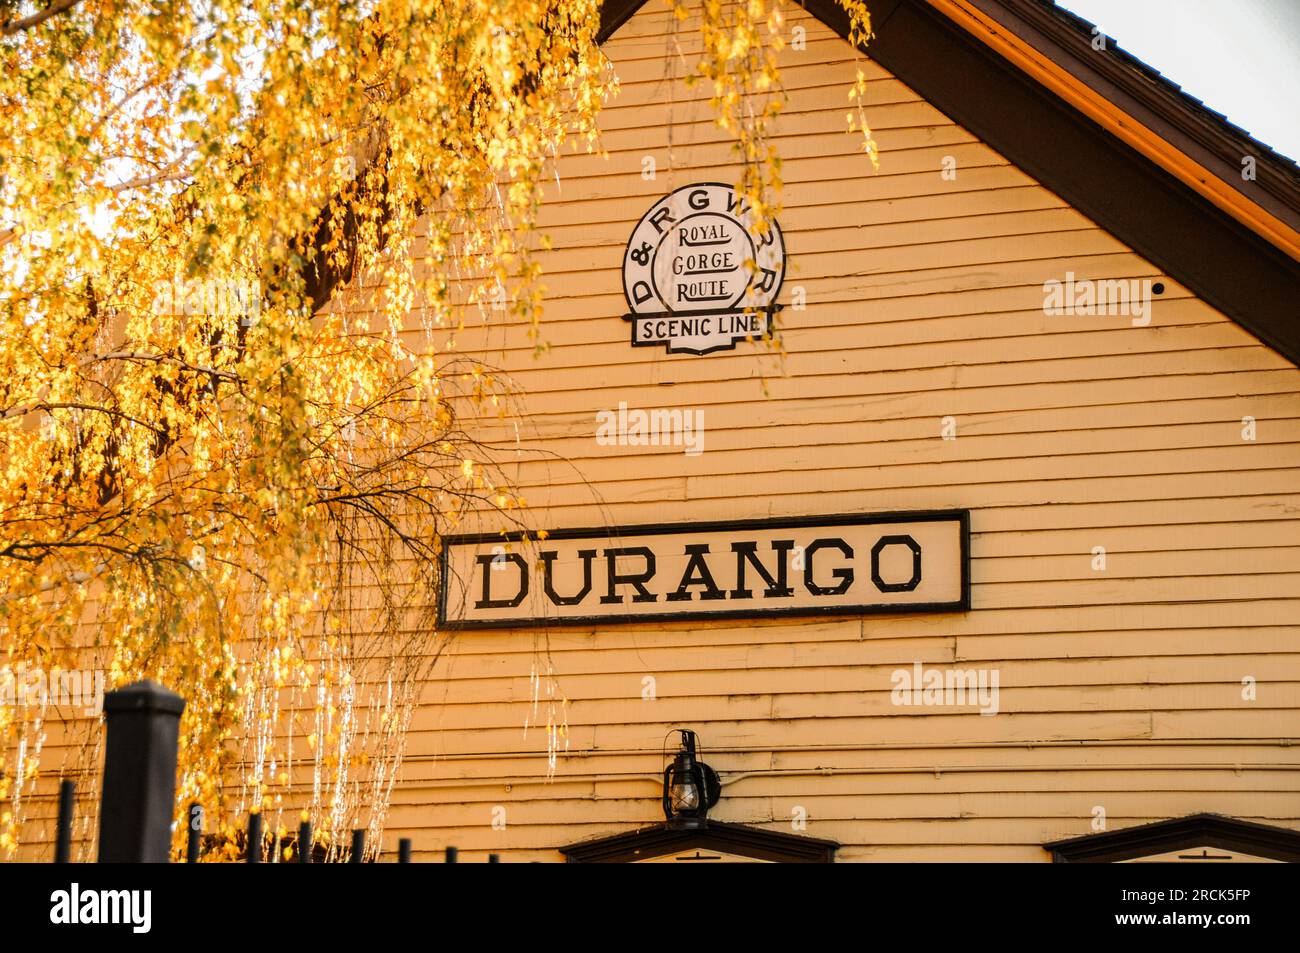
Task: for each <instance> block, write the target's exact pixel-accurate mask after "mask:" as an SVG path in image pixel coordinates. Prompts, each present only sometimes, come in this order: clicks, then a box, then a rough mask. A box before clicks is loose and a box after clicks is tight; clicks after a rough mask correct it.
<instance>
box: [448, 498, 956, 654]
mask: <svg viewBox="0 0 1300 953" xmlns="http://www.w3.org/2000/svg"><path fill="white" fill-rule="evenodd" d="M969 537H970V521H969V514H968V512H967V511H966V510H947V511H941V512H926V513H889V514H879V515H871V516H835V517H807V518H795V519H776V520H744V521H738V522H727V523H696V524H684V525H676V526H672V525H669V526H635V527H627V528H621V529H592V530H560V531H557V532H553V533H550V534H549V535H548V536H547V538H546V539H545V540H540V541H539V540H530V541H529V542H528V543H527V544H523V543H521V542H520V541H519V539H518V537H514V538H512V539H507V538H505V537H503V536H501V535H492V534H482V535H473V536H455V537H449V538H448V539H447V540H446V541H445V546H444V548H443V570H444V571H443V584H442V592H441V595H440V598H439V604H438V622H439V625H440V626H442V627H443V628H450V629H457V628H459V629H466V628H509V627H515V626H529V625H575V624H587V623H599V624H609V623H616V622H650V621H656V620H659V621H663V620H669V619H681V618H688V617H697V616H703V617H713V618H731V617H739V616H775V615H819V614H869V613H883V612H954V611H965V610H966V609H968V608H969V607H970V577H969V571H968V564H969V550H970V547H969Z"/></svg>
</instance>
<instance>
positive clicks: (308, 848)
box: [298, 821, 316, 864]
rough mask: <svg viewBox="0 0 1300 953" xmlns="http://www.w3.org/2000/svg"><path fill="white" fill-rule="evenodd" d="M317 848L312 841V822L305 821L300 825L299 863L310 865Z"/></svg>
mask: <svg viewBox="0 0 1300 953" xmlns="http://www.w3.org/2000/svg"><path fill="white" fill-rule="evenodd" d="M315 846H316V845H315V844H313V843H312V840H311V821H303V822H302V823H301V824H299V825H298V863H300V864H310V863H311V862H312V857H311V853H312V850H313V849H315Z"/></svg>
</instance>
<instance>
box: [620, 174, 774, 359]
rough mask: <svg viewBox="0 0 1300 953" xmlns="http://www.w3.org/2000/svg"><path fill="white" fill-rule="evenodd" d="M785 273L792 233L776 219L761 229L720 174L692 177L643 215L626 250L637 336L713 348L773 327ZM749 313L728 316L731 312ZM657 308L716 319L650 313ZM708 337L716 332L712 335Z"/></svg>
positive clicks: (672, 346)
mask: <svg viewBox="0 0 1300 953" xmlns="http://www.w3.org/2000/svg"><path fill="white" fill-rule="evenodd" d="M784 280H785V239H784V238H783V236H782V235H781V227H780V226H779V225H778V224H777V223H776V222H775V221H773V222H771V223H770V224H769V226H768V228H767V230H766V231H765V232H760V233H757V234H755V232H754V231H753V215H752V212H751V209H750V208H749V206H748V205H747V204H745V203H744V202H742V201H741V200H740V199H739V198H738V197H737V196H736V192H735V190H734V189H733V188H732V187H731V186H729V185H723V184H722V183H719V182H703V183H699V184H696V185H684V186H682V187H681V188H679V189H676V190H674V191H673V192H671V193H669V194H668V195H665V196H664V197H663V198H661V199H660V200H659V201H658V202H656V203H655V204H654V205H653V206H651V208H650V210H649V211H648V212H646V213H645V215H643V216H642V217H641V221H639V222H637V225H636V228H635V229H634V230H633V231H632V237H631V238H630V239H629V240H628V243H627V251H626V253H625V255H624V257H623V295H624V297H626V298H627V304H628V308H629V311H630V314H628V315H626V317H627V318H628V319H629V320H632V322H633V338H632V343H633V344H665V345H667V347H668V350H670V351H675V350H685V351H691V352H693V353H697V354H701V353H707V351H710V350H718V349H720V348H723V347H730V346H734V344H735V342H736V341H737V340H740V339H741V338H745V337H754V336H757V335H760V334H762V333H765V332H766V330H767V318H766V315H755V314H754V312H770V311H771V310H773V309H774V308H775V307H776V297H777V294H778V293H780V291H781V283H782V281H784ZM729 315H730V316H741V315H744V316H745V318H746V319H745V320H737V321H726V320H723V318H725V317H726V316H729ZM652 316H658V317H667V316H672V317H673V318H674V319H685V318H689V317H691V316H697V317H698V316H710V317H711V318H714V320H710V321H707V322H705V321H696V322H691V321H686V320H673V321H659V322H657V323H656V322H652V321H649V320H647V319H648V318H650V317H652ZM705 338H707V339H708V340H704V339H705Z"/></svg>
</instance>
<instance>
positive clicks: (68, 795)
mask: <svg viewBox="0 0 1300 953" xmlns="http://www.w3.org/2000/svg"><path fill="white" fill-rule="evenodd" d="M76 807H77V786H76V784H74V783H73V782H72V781H69V780H67V779H66V778H65V779H64V780H62V781H60V782H59V832H58V838H57V839H56V840H55V842H54V862H55V863H56V864H68V863H71V862H72V818H73V812H74V811H75V810H76Z"/></svg>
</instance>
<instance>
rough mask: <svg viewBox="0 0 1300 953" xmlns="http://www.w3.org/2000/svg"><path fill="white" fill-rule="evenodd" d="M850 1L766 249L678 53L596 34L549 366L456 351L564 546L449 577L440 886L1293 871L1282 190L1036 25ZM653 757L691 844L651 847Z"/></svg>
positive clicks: (1138, 82) (517, 346)
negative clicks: (1028, 871)
mask: <svg viewBox="0 0 1300 953" xmlns="http://www.w3.org/2000/svg"><path fill="white" fill-rule="evenodd" d="M871 9H872V15H873V25H874V28H875V32H876V37H875V39H874V40H873V41H872V43H871V44H870V47H869V49H868V51H867V55H866V57H865V58H864V57H863V56H862V55H861V54H860V53H859V52H858V51H856V50H855V49H854V48H853V47H852V46H850V44H849V43H848V42H847V41H846V40H845V39H844V38H843V36H844V34H845V31H846V23H845V21H844V19H843V15H842V14H841V13H839V11H838V7H836V5H835V4H833V3H827V2H822V0H809V2H807V3H805V4H804V6H803V7H795V8H794V9H793V11H792V12H791V15H790V16H789V17H788V19H787V23H786V27H787V30H788V32H789V35H788V38H787V45H786V48H785V49H784V51H783V52H782V53H781V57H780V61H781V69H782V75H783V78H784V83H785V86H786V88H787V90H788V93H789V103H788V106H787V108H786V110H785V112H784V114H783V115H782V117H781V118H780V119H779V120H778V122H777V125H776V135H775V143H776V145H777V147H778V150H779V153H780V155H781V157H782V159H783V162H784V167H783V174H784V179H785V183H786V184H785V189H784V193H783V195H782V201H783V208H782V210H781V212H780V214H779V216H778V222H779V235H777V236H775V237H774V236H772V235H771V234H770V233H769V235H768V236H767V237H768V238H769V239H772V240H771V241H770V242H767V243H764V242H755V241H754V240H753V238H752V237H751V238H749V239H747V238H745V236H744V232H745V229H744V228H743V225H744V219H743V216H744V209H743V208H741V207H738V206H737V205H736V204H735V203H734V202H732V201H731V200H730V198H729V196H732V193H730V191H729V188H728V184H729V183H732V182H734V181H736V180H737V178H738V176H739V169H738V167H737V166H736V165H735V161H734V158H733V154H732V152H731V151H730V148H729V142H728V139H727V135H726V133H724V132H723V131H721V130H719V129H718V128H717V126H716V125H715V124H714V122H713V116H712V114H711V111H710V106H709V102H708V91H707V90H703V89H701V88H700V87H698V86H688V85H687V84H686V83H685V82H683V79H682V78H683V76H684V75H685V73H687V72H688V71H689V70H690V68H691V66H692V64H693V59H694V57H695V56H697V55H698V51H699V38H698V33H697V31H695V30H694V29H693V27H692V24H691V22H690V21H687V22H686V23H675V21H674V20H673V18H672V17H671V16H670V14H669V12H668V10H667V8H666V7H665V6H663V5H660V4H655V3H647V4H644V5H642V3H639V2H628V0H611V2H609V3H607V4H606V9H605V13H604V21H605V28H604V31H603V37H604V39H603V45H604V50H605V52H606V53H607V55H608V57H609V59H610V61H611V62H612V64H613V68H614V71H615V73H616V75H617V77H618V81H619V84H620V87H621V89H620V92H619V94H618V96H617V98H616V99H614V100H613V101H612V103H610V104H609V105H608V106H607V107H606V109H605V111H604V113H603V115H602V118H601V127H602V130H603V144H604V146H605V148H606V149H607V150H608V152H609V158H608V159H603V158H600V157H595V156H589V155H585V154H577V155H565V156H563V157H561V158H559V159H558V160H557V161H556V163H555V165H556V172H557V182H556V184H555V185H554V187H553V188H552V190H551V194H550V195H549V196H548V202H547V204H546V206H545V207H544V209H543V212H542V220H541V227H542V229H543V231H545V232H547V233H548V234H549V235H550V236H551V238H552V240H553V242H554V248H553V250H551V251H549V252H547V253H545V254H544V255H543V258H542V264H543V265H544V267H545V269H546V274H547V281H546V283H547V286H548V288H549V297H548V304H547V318H546V319H545V323H544V328H543V337H544V339H545V340H547V341H548V342H549V343H550V344H551V350H550V351H549V353H546V354H544V355H542V356H540V357H535V356H534V351H533V347H532V342H531V341H530V340H529V339H528V338H527V335H526V333H525V330H524V329H522V328H520V329H503V328H502V327H501V326H500V324H499V323H497V324H491V325H489V326H485V327H484V328H477V327H475V326H474V325H473V322H471V326H470V327H469V328H467V329H466V330H465V331H463V332H461V333H460V334H459V335H458V339H459V341H458V346H459V347H460V349H461V350H463V351H467V352H473V353H482V354H485V355H486V357H487V359H488V360H490V361H491V362H493V363H495V364H497V365H499V366H500V367H501V368H502V369H503V371H504V372H506V373H507V374H508V375H509V376H510V378H511V379H512V381H513V382H514V384H515V385H516V386H517V387H519V388H520V390H521V392H522V394H523V398H522V405H521V406H522V408H523V411H524V415H525V416H524V421H523V424H522V427H521V430H520V432H519V434H518V440H519V444H518V450H517V452H516V451H512V453H513V458H512V459H513V460H514V462H512V463H511V464H510V465H509V467H508V473H509V475H510V476H511V477H512V478H513V479H515V480H517V481H518V482H519V484H520V485H521V486H522V488H523V490H522V492H523V495H524V496H525V497H526V498H527V500H528V501H529V520H530V522H531V525H533V526H535V527H536V528H545V529H548V530H551V531H552V535H551V538H550V539H549V540H548V541H547V543H546V544H545V545H543V546H540V547H534V549H538V550H545V551H546V552H549V553H550V555H545V554H544V553H542V552H540V551H532V550H530V551H529V552H528V553H525V552H524V549H522V548H521V549H515V548H514V547H512V546H510V545H508V544H507V545H504V546H503V545H501V537H500V536H499V535H498V534H499V533H500V532H501V531H502V530H503V529H505V528H506V527H505V526H504V524H502V523H499V522H494V521H493V518H492V517H491V516H485V517H484V518H483V520H482V522H481V525H479V526H478V527H477V529H478V531H479V532H481V533H482V534H484V535H483V536H481V537H467V538H463V539H459V540H454V541H452V545H451V546H449V548H448V569H449V571H448V573H447V577H448V579H449V582H448V585H447V587H446V592H444V594H443V599H444V605H443V607H442V608H443V611H444V616H445V619H446V623H447V625H448V626H449V627H455V628H456V635H455V638H454V639H453V641H452V642H451V645H450V647H449V649H448V650H447V653H446V655H445V657H444V659H443V660H442V661H441V662H440V663H439V665H438V667H437V669H436V671H435V674H434V676H433V679H432V681H431V682H430V683H429V684H428V686H427V689H426V691H425V694H424V700H423V707H422V708H421V710H420V713H419V715H418V716H417V718H416V721H415V724H414V726H413V730H412V734H411V737H410V743H409V747H408V752H409V753H408V756H407V758H406V760H405V763H404V770H403V774H402V777H401V779H400V781H399V782H398V784H397V786H396V789H395V794H394V801H393V807H392V811H391V814H390V817H389V825H388V832H387V834H386V839H388V837H397V836H407V837H411V838H412V839H413V841H414V846H415V852H416V857H417V859H418V858H424V859H432V858H434V857H436V856H438V854H439V852H440V851H441V850H442V849H443V848H445V847H446V846H448V845H455V846H457V847H458V848H459V849H460V851H461V856H462V857H463V858H464V859H467V860H475V859H483V857H484V856H485V855H487V854H488V853H496V854H499V855H501V857H502V859H503V860H505V861H507V862H512V861H532V860H540V861H559V860H562V859H568V860H570V861H584V860H652V859H655V860H670V861H672V860H679V859H686V858H690V859H700V860H705V859H710V858H716V859H766V860H773V859H777V860H782V859H784V860H803V861H825V860H830V859H833V860H834V861H836V862H850V861H921V860H942V861H1049V860H1052V859H1056V860H1079V859H1142V858H1150V857H1160V858H1163V859H1178V858H1186V859H1197V858H1204V857H1221V858H1226V857H1231V858H1233V859H1236V860H1249V859H1287V858H1294V857H1296V856H1297V851H1298V850H1300V848H1298V845H1300V833H1297V830H1298V829H1300V755H1297V754H1296V750H1297V749H1296V747H1295V741H1296V737H1297V729H1298V728H1300V718H1298V711H1297V710H1298V709H1300V370H1297V365H1296V362H1297V359H1298V358H1300V319H1298V317H1297V312H1296V309H1297V302H1300V295H1298V294H1297V292H1300V263H1298V261H1297V257H1300V171H1298V170H1297V168H1296V167H1295V166H1294V165H1293V164H1291V163H1290V162H1289V161H1288V160H1286V159H1285V158H1282V157H1280V156H1277V155H1275V154H1273V153H1272V152H1271V151H1269V150H1268V149H1267V147H1265V146H1264V145H1262V144H1260V143H1258V142H1255V141H1254V140H1252V139H1250V138H1249V137H1248V136H1246V135H1245V134H1244V133H1243V132H1242V131H1241V130H1238V129H1236V128H1234V127H1232V126H1230V125H1229V124H1228V123H1226V122H1225V121H1224V120H1223V119H1222V117H1219V116H1217V115H1216V114H1214V113H1212V112H1210V111H1209V110H1207V109H1206V108H1205V107H1203V106H1202V105H1201V104H1200V103H1199V102H1197V101H1195V100H1193V99H1191V98H1190V97H1187V96H1186V95H1184V94H1182V93H1181V92H1180V91H1179V90H1178V88H1177V87H1175V86H1173V85H1172V84H1171V83H1169V82H1168V81H1167V80H1165V79H1164V78H1162V77H1161V76H1159V75H1158V74H1156V73H1154V72H1153V71H1151V70H1149V69H1148V68H1146V67H1144V66H1143V65H1142V64H1140V63H1138V62H1136V61H1135V60H1133V59H1131V58H1129V57H1127V56H1126V55H1125V54H1124V53H1123V52H1122V51H1120V50H1118V49H1115V48H1114V47H1113V44H1112V45H1109V46H1108V45H1107V44H1106V43H1105V42H1103V43H1102V44H1101V48H1100V49H1099V48H1098V44H1097V42H1096V40H1097V36H1098V34H1097V33H1096V32H1095V31H1093V30H1091V28H1090V26H1089V25H1088V24H1086V23H1083V22H1081V21H1078V20H1076V19H1075V18H1073V17H1072V16H1071V15H1069V14H1067V13H1064V12H1063V11H1060V10H1057V9H1053V8H1051V7H1050V6H1044V5H1042V4H1039V3H1035V2H1031V0H929V2H926V0H876V2H874V3H873V4H872V5H871ZM1103 41H1104V38H1103ZM859 68H861V69H863V70H864V71H865V73H866V76H867V80H868V85H867V100H866V104H865V105H866V115H867V118H868V120H869V121H870V123H871V125H872V128H873V130H874V134H875V137H876V140H877V142H878V143H879V147H880V164H879V170H878V171H873V169H872V166H871V163H870V162H869V160H868V158H867V157H866V156H865V155H864V154H863V152H862V150H861V138H860V136H856V135H854V134H852V133H850V132H848V131H847V129H846V121H845V112H846V90H847V89H848V88H849V86H850V85H851V84H852V82H853V78H854V76H855V72H856V71H857V70H858V69H859ZM1247 170H1249V171H1248V174H1247ZM733 197H734V196H733ZM687 219H690V221H689V222H688V221H687ZM746 241H750V242H751V244H750V245H746V244H745V242H746ZM754 258H757V259H758V264H759V266H760V268H759V275H758V276H757V277H750V276H747V273H745V272H743V271H742V272H737V271H736V270H735V268H734V265H735V263H736V262H737V261H740V260H741V259H750V260H752V259H754ZM738 275H739V276H740V277H738ZM747 280H748V281H749V285H748V287H747V290H744V291H743V293H740V292H741V291H742V289H743V288H744V286H745V282H746V281H747ZM738 294H739V297H737V295H738ZM746 295H748V296H749V297H746ZM746 301H748V302H749V304H751V305H754V304H758V305H765V306H767V307H766V309H765V310H762V311H760V312H758V316H757V318H755V312H754V310H753V308H750V309H749V310H748V311H745V310H744V309H742V308H741V307H740V305H741V304H743V303H745V302H746ZM729 308H730V309H731V310H728V309H729ZM771 318H775V320H777V321H778V322H779V326H780V329H781V338H782V341H783V343H784V348H785V354H784V356H781V355H778V354H775V353H773V351H772V350H771V349H770V348H768V347H766V346H764V345H763V344H762V343H755V342H753V341H750V340H747V339H746V335H747V334H752V333H753V332H754V331H755V329H757V330H761V329H762V328H761V327H758V326H756V325H753V324H746V323H745V322H746V321H753V320H758V321H760V322H764V321H766V320H768V319H771ZM704 319H709V320H707V321H706V320H704ZM674 322H675V323H674ZM484 426H489V424H487V423H485V424H484ZM499 436H502V439H503V440H505V439H508V440H509V441H513V440H514V439H515V434H514V433H513V432H512V433H511V434H509V435H505V434H500V435H499ZM512 446H513V444H512ZM819 540H820V541H821V542H820V543H818V541H819ZM909 541H910V542H909ZM841 544H842V545H841ZM692 547H694V548H693V549H692ZM737 547H739V548H737ZM746 548H747V549H746ZM611 550H618V552H616V553H612V554H611ZM810 550H811V552H810ZM652 564H653V565H652ZM651 568H653V570H654V572H653V573H651V572H650V570H651ZM544 570H545V571H544ZM552 570H553V571H552ZM786 570H788V571H789V575H788V578H787V577H786V576H783V575H781V574H782V573H785V572H786ZM584 572H585V576H584ZM746 572H748V575H747V576H746V575H745V573H746ZM845 573H847V575H848V577H849V582H850V584H849V585H847V586H844V585H842V583H844V581H845ZM738 574H739V576H740V578H737V576H738ZM909 585H910V586H911V588H908V587H909ZM525 587H527V589H526V591H523V590H524V589H525ZM738 594H744V596H745V598H739V597H738ZM674 597H676V598H674ZM548 718H549V719H550V720H551V722H552V724H553V725H561V726H563V730H562V732H559V733H556V734H551V735H548V732H547V727H546V722H547V720H548ZM674 729H689V730H690V731H692V732H694V733H695V734H696V737H697V739H698V745H699V750H698V752H697V757H698V759H700V760H702V761H704V762H706V763H707V764H708V765H709V766H710V767H711V769H712V770H713V771H714V772H716V783H717V790H713V789H712V785H713V778H712V776H709V777H707V778H705V779H704V781H703V783H704V785H705V788H706V790H704V791H703V792H702V793H703V795H704V796H706V798H707V797H709V796H710V795H715V796H716V797H717V800H716V803H715V804H714V806H713V807H712V808H711V809H709V811H708V815H707V821H704V822H702V823H701V822H688V823H682V822H680V821H679V822H677V823H675V824H674V823H667V822H665V812H664V810H663V807H662V803H661V799H662V795H663V792H664V783H665V782H664V774H663V772H664V768H665V766H667V765H668V764H669V763H670V762H671V761H672V760H673V757H674V755H675V754H676V753H677V751H678V749H679V741H680V738H681V735H680V734H679V733H675V732H674V731H673V730H674ZM548 741H552V742H554V745H553V746H554V747H555V748H556V749H558V750H557V754H556V757H555V759H554V762H553V763H552V762H551V760H550V759H549V758H548V756H547V750H548ZM677 780H680V778H679V779H677ZM1080 839H1082V840H1080Z"/></svg>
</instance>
